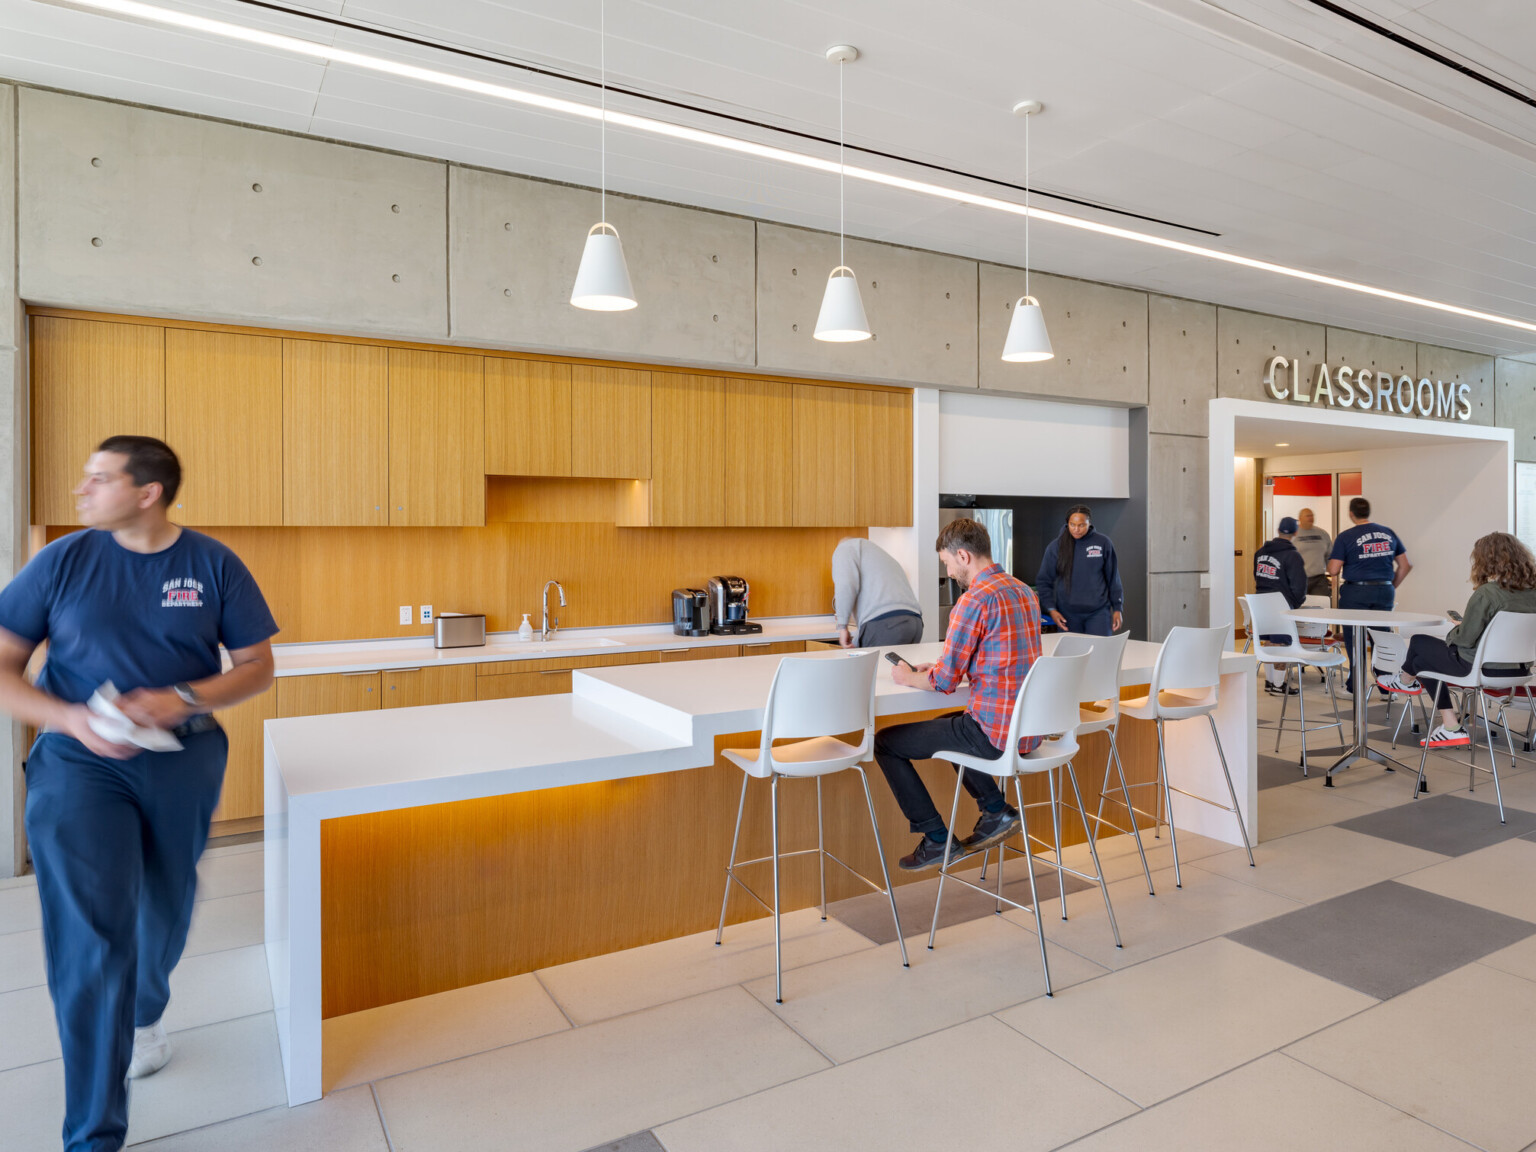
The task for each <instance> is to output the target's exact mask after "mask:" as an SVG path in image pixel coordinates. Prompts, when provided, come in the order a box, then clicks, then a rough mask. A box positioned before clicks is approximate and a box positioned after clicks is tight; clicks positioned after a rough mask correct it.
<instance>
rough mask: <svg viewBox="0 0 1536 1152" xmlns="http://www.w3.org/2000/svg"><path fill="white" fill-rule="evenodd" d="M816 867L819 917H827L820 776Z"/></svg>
mask: <svg viewBox="0 0 1536 1152" xmlns="http://www.w3.org/2000/svg"><path fill="white" fill-rule="evenodd" d="M816 867H817V869H818V870H819V871H820V873H821V918H822V919H823V920H825V919H826V918H827V842H826V837H825V835H824V833H823V832H822V826H821V777H820V776H818V777H816Z"/></svg>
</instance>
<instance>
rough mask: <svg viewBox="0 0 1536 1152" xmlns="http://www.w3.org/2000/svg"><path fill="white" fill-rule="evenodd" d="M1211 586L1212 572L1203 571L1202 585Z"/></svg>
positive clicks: (1201, 576)
mask: <svg viewBox="0 0 1536 1152" xmlns="http://www.w3.org/2000/svg"><path fill="white" fill-rule="evenodd" d="M1210 586H1211V574H1210V573H1209V572H1202V573H1200V587H1202V588H1209V587H1210Z"/></svg>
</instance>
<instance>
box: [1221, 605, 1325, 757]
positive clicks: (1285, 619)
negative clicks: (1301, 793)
mask: <svg viewBox="0 0 1536 1152" xmlns="http://www.w3.org/2000/svg"><path fill="white" fill-rule="evenodd" d="M1243 604H1244V605H1245V610H1246V611H1247V614H1248V618H1249V619H1250V620H1252V621H1253V628H1254V637H1255V645H1256V647H1255V649H1254V651H1255V652H1257V653H1258V657H1259V662H1260V663H1261V664H1278V665H1280V666H1281V667H1282V668H1283V669H1285V679H1284V680H1283V681H1282V683H1283V684H1286V685H1289V684H1290V682H1291V671H1292V670H1293V669H1294V670H1295V672H1296V703H1297V705H1298V706H1299V707H1300V708H1301V722H1300V724H1299V726H1298V728H1297V731H1299V732H1300V733H1301V774H1302V775H1303V776H1308V775H1310V774H1311V773H1310V771H1309V769H1308V766H1307V733H1308V732H1316V731H1320V730H1322V729H1324V728H1337V729H1338V730H1339V740H1340V741H1341V742H1342V741H1343V739H1344V721H1343V720H1342V719H1341V718H1340V717H1339V698H1338V696H1336V695H1334V691H1333V681H1332V680H1327V683H1328V696H1329V698H1330V699H1332V700H1333V723H1332V724H1314V725H1312V726H1311V727H1310V728H1309V727H1307V695H1306V692H1305V691H1304V689H1305V688H1306V684H1305V683H1304V682H1303V681H1302V676H1301V670H1302V669H1303V668H1321V669H1324V670H1325V675H1324V679H1327V676H1326V670H1327V669H1331V668H1340V667H1342V666H1343V664H1344V654H1343V653H1342V652H1328V651H1323V650H1320V649H1316V648H1308V647H1306V646H1305V645H1303V644H1302V642H1301V637H1300V636H1299V635H1298V634H1297V631H1296V621H1295V620H1292V619H1291V618H1290V617H1289V616H1287V615H1286V614H1285V613H1286V610H1287V609H1289V608H1290V604H1289V603H1288V602H1287V601H1286V599H1285V596H1284V595H1282V594H1281V593H1279V592H1249V593H1248V594H1247V595H1245V596H1244V597H1243ZM1265 636H1284V637H1285V640H1286V642H1285V643H1284V644H1283V645H1279V646H1273V647H1272V646H1269V645H1266V644H1265V643H1264V639H1263V638H1264V637H1265ZM1290 702H1291V698H1290V695H1289V694H1287V695H1284V696H1282V697H1281V698H1280V719H1279V720H1278V721H1276V723H1275V751H1276V752H1278V751H1280V741H1281V739H1282V738H1283V737H1284V736H1285V711H1286V707H1287V706H1288V705H1289V704H1290Z"/></svg>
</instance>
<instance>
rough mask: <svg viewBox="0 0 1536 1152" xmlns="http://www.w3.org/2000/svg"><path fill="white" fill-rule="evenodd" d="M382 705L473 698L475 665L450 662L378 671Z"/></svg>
mask: <svg viewBox="0 0 1536 1152" xmlns="http://www.w3.org/2000/svg"><path fill="white" fill-rule="evenodd" d="M379 675H380V680H381V684H380V687H379V691H380V693H381V694H382V695H381V700H380V703H381V705H382V707H385V708H417V707H420V706H421V705H423V704H461V703H463V702H464V701H466V700H473V699H475V666H474V665H473V664H449V665H447V666H446V667H442V668H392V669H390V670H389V671H387V672H382V673H380V674H379Z"/></svg>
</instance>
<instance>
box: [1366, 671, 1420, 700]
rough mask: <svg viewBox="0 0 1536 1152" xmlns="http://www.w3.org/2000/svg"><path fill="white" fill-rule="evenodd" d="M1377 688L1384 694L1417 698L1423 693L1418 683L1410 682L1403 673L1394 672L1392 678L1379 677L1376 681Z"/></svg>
mask: <svg viewBox="0 0 1536 1152" xmlns="http://www.w3.org/2000/svg"><path fill="white" fill-rule="evenodd" d="M1376 687H1378V688H1380V689H1381V690H1382V691H1383V692H1397V693H1399V694H1401V695H1403V696H1417V695H1418V694H1419V693H1420V692H1422V691H1423V689H1422V688H1420V687H1419V684H1418V681H1416V680H1415V681H1410V680H1409V679H1408V678H1407V677H1406V676H1404V675H1403V674H1402V673H1401V672H1394V673H1392V675H1390V676H1382V677H1379V678H1378V679H1377V681H1376Z"/></svg>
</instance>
